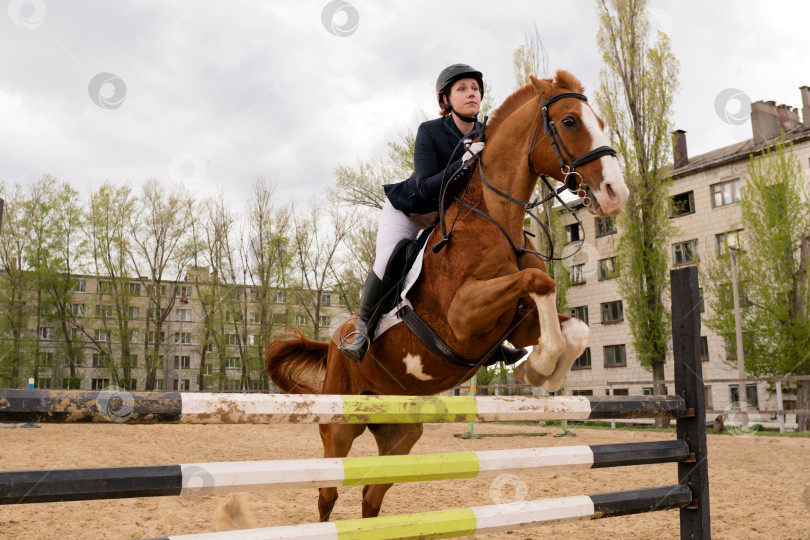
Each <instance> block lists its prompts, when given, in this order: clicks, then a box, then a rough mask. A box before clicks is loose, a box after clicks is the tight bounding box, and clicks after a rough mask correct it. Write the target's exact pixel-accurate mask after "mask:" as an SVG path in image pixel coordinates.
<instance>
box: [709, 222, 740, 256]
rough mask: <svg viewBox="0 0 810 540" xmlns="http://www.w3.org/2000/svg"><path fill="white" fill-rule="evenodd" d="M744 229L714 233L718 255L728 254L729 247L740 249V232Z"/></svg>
mask: <svg viewBox="0 0 810 540" xmlns="http://www.w3.org/2000/svg"><path fill="white" fill-rule="evenodd" d="M741 232H742V229H737V230H736V231H728V232H724V233H720V234H715V235H714V241H715V244H716V245H717V256H718V257H724V256H726V255H728V248H730V247H732V248H737V249H740V233H741Z"/></svg>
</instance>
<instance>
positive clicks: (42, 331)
mask: <svg viewBox="0 0 810 540" xmlns="http://www.w3.org/2000/svg"><path fill="white" fill-rule="evenodd" d="M29 335H30V334H29ZM39 339H45V340H51V339H53V327H51V326H41V327H40V328H39Z"/></svg>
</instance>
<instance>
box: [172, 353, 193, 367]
mask: <svg viewBox="0 0 810 540" xmlns="http://www.w3.org/2000/svg"><path fill="white" fill-rule="evenodd" d="M190 367H191V357H190V356H175V357H174V369H189V368H190Z"/></svg>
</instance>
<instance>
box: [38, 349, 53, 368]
mask: <svg viewBox="0 0 810 540" xmlns="http://www.w3.org/2000/svg"><path fill="white" fill-rule="evenodd" d="M39 365H40V366H52V365H53V353H52V352H42V353H39Z"/></svg>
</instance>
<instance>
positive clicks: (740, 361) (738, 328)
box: [728, 246, 747, 427]
mask: <svg viewBox="0 0 810 540" xmlns="http://www.w3.org/2000/svg"><path fill="white" fill-rule="evenodd" d="M728 251H729V253H731V289H732V290H731V294H732V296H733V297H734V332H735V333H736V335H737V372H738V373H739V377H740V384H739V395H740V399H739V405H740V409H744V408H745V401H746V399H747V397H746V395H745V394H746V391H745V390H746V389H745V354H744V352H743V336H742V317H741V316H740V294H739V287H738V284H737V257H736V254H735V252H736V251H737V248H734V247H732V246H729V247H728ZM741 427H742V426H741Z"/></svg>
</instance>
